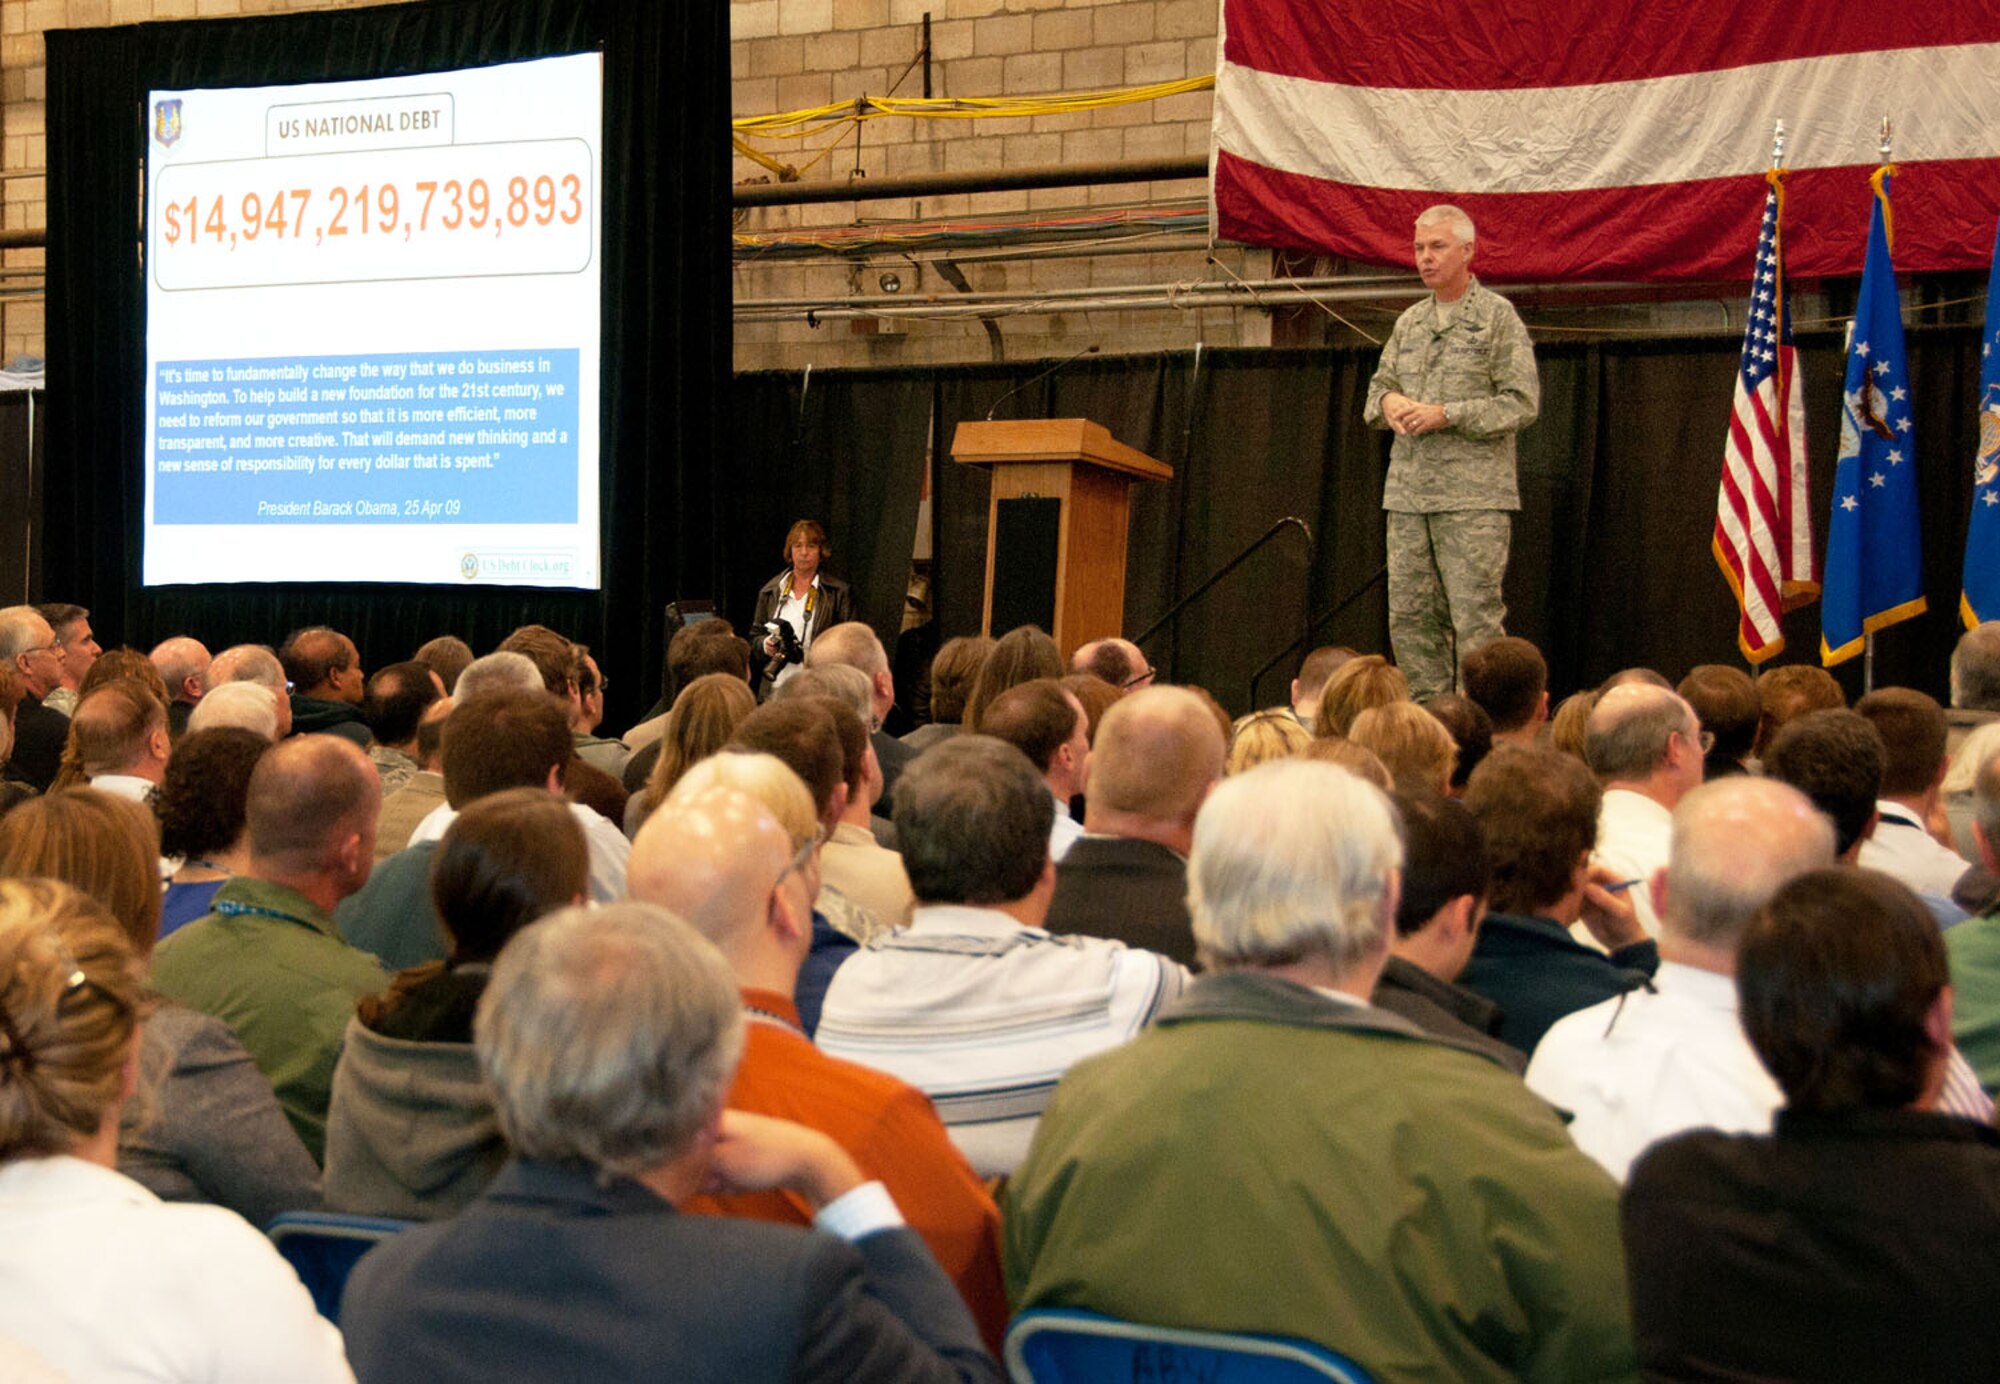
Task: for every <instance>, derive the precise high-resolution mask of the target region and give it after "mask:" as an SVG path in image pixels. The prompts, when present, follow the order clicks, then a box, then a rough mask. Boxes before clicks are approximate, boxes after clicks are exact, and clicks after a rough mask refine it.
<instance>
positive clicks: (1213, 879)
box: [1188, 759, 1403, 975]
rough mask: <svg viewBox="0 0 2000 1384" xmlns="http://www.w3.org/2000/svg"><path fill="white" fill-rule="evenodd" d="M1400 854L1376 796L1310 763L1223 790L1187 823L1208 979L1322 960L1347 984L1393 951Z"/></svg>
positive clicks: (1276, 765) (1271, 769) (1193, 903)
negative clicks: (1365, 965) (1213, 974)
mask: <svg viewBox="0 0 2000 1384" xmlns="http://www.w3.org/2000/svg"><path fill="white" fill-rule="evenodd" d="M1402 864H1403V843H1402V839H1401V837H1400V835H1399V834H1398V832H1397V829H1396V817H1395V810H1394V809H1393V808H1392V807H1391V806H1390V805H1389V799H1388V798H1387V797H1386V796H1385V795H1384V794H1383V793H1382V791H1381V790H1380V789H1378V788H1376V787H1375V786H1374V785H1373V784H1370V783H1364V782H1363V781H1362V780H1360V779H1358V778H1356V777H1355V776H1354V775H1353V774H1350V773H1348V772H1347V771H1346V770H1345V769H1342V768H1339V767H1337V766H1335V765H1332V764H1321V763H1317V762H1315V761H1312V760H1305V759H1281V760H1273V761H1272V762H1271V763H1268V764H1261V765H1259V766H1258V767H1257V768H1255V769H1252V770H1250V771H1249V772H1248V773H1244V774H1238V775H1236V776H1235V777H1234V778H1228V779H1224V780H1223V781H1222V783H1221V784H1220V785H1219V786H1218V787H1217V788H1216V790H1215V791H1214V792H1213V793H1211V794H1209V795H1208V801H1207V802H1206V803H1204V804H1203V805H1202V809H1201V812H1200V814H1199V815H1198V816H1196V818H1195V822H1194V851H1193V853H1192V854H1191V855H1190V856H1189V857H1188V908H1189V910H1190V911H1191V912H1192V913H1193V915H1194V938H1195V944H1196V946H1197V947H1198V948H1199V949H1200V952H1201V956H1202V959H1203V961H1204V962H1205V963H1206V964H1207V965H1208V966H1210V967H1211V968H1214V969H1220V970H1228V969H1233V968H1238V967H1255V966H1283V965H1288V964H1290V963H1292V962H1295V961H1299V960H1303V959H1305V958H1307V957H1321V958H1324V959H1325V960H1327V961H1329V962H1330V963H1332V965H1333V967H1334V970H1335V971H1336V972H1338V973H1340V974H1343V975H1344V974H1346V973H1347V972H1349V971H1351V970H1353V969H1354V968H1355V967H1356V966H1358V965H1360V964H1361V963H1362V962H1364V961H1366V960H1367V959H1368V958H1369V957H1370V956H1372V955H1374V954H1375V953H1377V952H1379V951H1381V950H1382V949H1384V948H1385V947H1387V946H1388V944H1389V936H1390V932H1391V930H1392V929H1393V928H1394V926H1395V916H1394V915H1395V907H1394V885H1393V883H1392V879H1393V876H1394V875H1395V872H1396V871H1397V870H1399V869H1401V868H1402Z"/></svg>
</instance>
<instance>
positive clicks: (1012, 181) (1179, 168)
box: [729, 157, 1208, 207]
mask: <svg viewBox="0 0 2000 1384" xmlns="http://www.w3.org/2000/svg"><path fill="white" fill-rule="evenodd" d="M1207 176H1208V160H1207V159H1206V158H1186V157H1181V158H1162V159H1133V160H1130V161H1126V162H1120V163H1072V164H1060V163H1057V164H1041V165H1038V166H1036V167H1033V168H986V169H981V170H979V171H977V172H968V173H913V174H909V175H907V176H905V177H901V178H857V179H854V180H852V181H850V182H842V183H836V182H813V183H745V184H742V185H740V186H737V187H733V188H731V189H730V190H729V191H730V198H729V200H730V205H731V206H735V207H791V206H801V205H804V204H805V203H808V202H875V201H881V200H883V199H885V198H890V197H932V196H937V195H939V194H943V193H952V192H1017V191H1020V190H1022V189H1026V188H1038V187H1099V186H1104V185H1107V184H1111V183H1156V182H1157V183H1165V182H1174V181H1176V180H1178V179H1182V178H1206V177H1207Z"/></svg>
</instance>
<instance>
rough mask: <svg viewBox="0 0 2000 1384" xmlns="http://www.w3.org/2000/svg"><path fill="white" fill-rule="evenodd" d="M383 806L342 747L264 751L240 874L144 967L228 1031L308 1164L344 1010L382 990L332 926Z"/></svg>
mask: <svg viewBox="0 0 2000 1384" xmlns="http://www.w3.org/2000/svg"><path fill="white" fill-rule="evenodd" d="M381 809H382V791H381V788H380V786H379V784H378V781H377V779H376V777H375V767H374V765H372V764H370V763H369V762H368V756H367V755H365V754H363V753H362V752H361V750H360V749H359V748H357V747H356V746H354V745H353V744H350V743H349V742H348V741H346V740H342V739H340V738H338V737H335V736H331V735H305V736H300V737H298V738H296V739H292V740H287V741H285V742H284V743H283V744H281V745H278V746H276V747H274V748H273V749H272V750H271V751H270V752H269V753H268V754H266V755H265V756H264V757H263V759H261V760H259V761H258V763H257V768H256V770H255V772H253V773H252V774H251V776H250V789H249V798H248V801H247V802H246V804H245V818H246V827H247V829H248V831H249V836H250V867H249V869H248V870H247V871H245V872H244V873H243V874H241V875H238V876H236V877H235V878H233V879H230V880H228V881H226V882H225V883H224V884H223V886H222V888H221V889H219V890H217V891H216V895H215V905H214V909H213V911H212V912H210V913H209V914H208V915H207V916H206V917H203V918H198V919H196V920H195V921H194V922H192V923H189V924H188V925H187V926H186V927H183V928H181V929H180V930H178V931H177V932H175V933H174V934H173V935H172V936H171V937H169V938H168V939H167V940H166V941H165V942H163V943H161V944H160V950H159V952H158V954H157V955H156V956H155V958H154V961H153V984H154V986H155V987H156V988H157V989H158V990H159V992H160V993H161V994H162V995H164V996H166V997H167V998H168V999H170V1000H175V1001H178V1002H179V1003H181V1004H184V1005H186V1006H188V1008H190V1009H198V1010H200V1011H201V1012H202V1013H204V1014H213V1015H214V1016H215V1017H216V1018H218V1019H221V1020H223V1021H224V1022H226V1023H227V1024H229V1026H230V1027H232V1028H234V1029H235V1030H236V1036H237V1037H238V1038H240V1039H242V1041H243V1046H244V1047H246V1048H248V1049H249V1050H250V1055H251V1057H253V1058H255V1059H256V1062H257V1067H258V1069H259V1070H260V1071H262V1072H263V1073H264V1076H265V1078H266V1079H267V1080H268V1081H269V1082H270V1083H271V1086H272V1088H273V1089H274V1090H275V1091H276V1092H277V1095H278V1104H279V1105H281V1106H283V1107H284V1111H285V1115H286V1116H287V1118H289V1119H290V1120H291V1122H292V1127H293V1128H294V1129H296V1130H298V1132H299V1138H301V1139H303V1140H304V1141H305V1145H306V1147H307V1148H308V1149H309V1150H311V1152H312V1155H313V1157H314V1158H319V1157H321V1156H322V1151H323V1148H324V1145H325V1141H326V1107H327V1101H328V1099H329V1097H330V1095H331V1093H332V1090H333V1068H334V1063H335V1062H336V1061H338V1060H339V1057H340V1043H341V1035H342V1034H343V1033H344V1032H345V1031H346V1029H347V1021H348V1019H349V1018H351V1017H353V1014H354V1002H355V1001H356V1000H357V999H359V998H360V997H361V996H363V995H369V994H373V993H375V992H376V991H379V990H383V989H386V988H387V987H388V984H389V974H388V972H387V971H385V970H383V968H382V965H381V963H380V962H378V961H377V960H376V959H375V958H374V957H372V956H370V955H368V953H366V952H363V951H357V950H355V949H354V948H353V947H350V946H348V945H347V943H345V942H343V941H341V940H340V933H339V931H338V930H336V929H335V927H334V924H333V918H332V913H333V908H334V905H335V904H337V903H339V902H340V901H341V900H342V899H344V898H346V897H347V896H348V895H349V894H352V893H353V892H354V891H355V890H357V889H359V888H360V887H361V886H362V885H363V884H365V883H366V882H367V880H368V871H369V868H370V867H371V866H372V865H373V864H374V861H375V820H376V817H377V815H378V814H379V813H380V812H381Z"/></svg>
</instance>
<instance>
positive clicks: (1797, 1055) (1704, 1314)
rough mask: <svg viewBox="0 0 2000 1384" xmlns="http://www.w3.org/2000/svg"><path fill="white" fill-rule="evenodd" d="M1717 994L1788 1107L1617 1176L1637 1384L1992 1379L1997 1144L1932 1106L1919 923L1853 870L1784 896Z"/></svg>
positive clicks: (1903, 897) (1942, 978)
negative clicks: (1732, 988)
mask: <svg viewBox="0 0 2000 1384" xmlns="http://www.w3.org/2000/svg"><path fill="white" fill-rule="evenodd" d="M1736 989H1737V993H1738V995H1739V996H1740V1000H1741V1006H1742V1014H1743V1027H1744V1029H1745V1030H1746V1031H1747V1032H1748V1033H1749V1036H1750V1043H1751V1045H1752V1046H1753V1047H1755V1048H1756V1050H1757V1055H1758V1056H1759V1057H1761V1058H1762V1059H1763V1062H1764V1065H1765V1066H1766V1067H1767V1068H1769V1069H1770V1072H1771V1075H1772V1076H1774V1077H1775V1078H1776V1079H1777V1082H1778V1085H1779V1087H1780V1088H1782V1089H1783V1091H1784V1095H1785V1108H1784V1109H1782V1110H1780V1111H1779V1112H1778V1116H1777V1125H1776V1128H1775V1130H1774V1131H1773V1132H1772V1133H1771V1134H1770V1135H1744V1134H1724V1133H1719V1132H1716V1131H1714V1130H1698V1131H1695V1132H1692V1133H1688V1134H1683V1135H1681V1136H1679V1137H1677V1138H1674V1139H1669V1140H1667V1141H1666V1142H1665V1143H1662V1144H1660V1145H1659V1146H1657V1147H1656V1148H1654V1149H1653V1150H1652V1151H1651V1152H1649V1153H1647V1154H1645V1155H1644V1156H1643V1157H1641V1158H1640V1159H1639V1161H1638V1163H1637V1164H1635V1165H1634V1166H1633V1169H1632V1181H1631V1185H1630V1186H1629V1187H1628V1188H1627V1190H1626V1193H1625V1204H1624V1227H1625V1250H1626V1261H1627V1264H1628V1266H1629V1270H1630V1275H1631V1285H1632V1320H1633V1332H1634V1335H1635V1337H1636V1338H1637V1343H1638V1350H1639V1363H1640V1366H1641V1368H1642V1369H1643V1370H1644V1371H1645V1373H1646V1376H1647V1377H1648V1378H1658V1379H1697V1378H1699V1379H1839V1380H1884V1381H1890V1380H1894V1381H1901V1380H1931V1379H1990V1378H1992V1376H1993V1370H1994V1362H1995V1361H1996V1360H2000V1317H1996V1316H1995V1315H1994V1314H1993V1313H1992V1312H1991V1311H1989V1310H1987V1306H1988V1304H1990V1303H1991V1302H1992V1301H1993V1300H1994V1297H1995V1295H1996V1294H2000V1257H1996V1255H1995V1253H1994V1248H1993V1247H1994V1245H1995V1244H1996V1243H2000V1136H1996V1135H1995V1133H1994V1131H1993V1130H1992V1129H1991V1128H1990V1127H1986V1126H1984V1125H1982V1124H1978V1123H1974V1122H1972V1121H1970V1120H1964V1119H1959V1118H1957V1117H1955V1116H1950V1115H1946V1114H1942V1113H1940V1112H1939V1110H1938V1108H1937V1102H1938V1096H1939V1093H1940V1091H1941V1089H1942V1087H1943V1085H1944V1080H1945V1070H1946V1066H1947V1062H1948V1053H1949V1051H1950V1047H1951V1008H1952V992H1951V983H1950V976H1949V974H1948V973H1947V970H1946V963H1945V949H1944V943H1943V941H1942V940H1941V939H1940V938H1939V936H1938V931H1937V928H1936V927H1935V926H1934V925H1933V924H1932V922H1931V920H1930V917H1929V916H1928V914H1927V912H1926V911H1925V909H1924V907H1923V905H1922V904H1920V903H1919V902H1918V900H1917V899H1916V897H1915V896H1914V895H1913V894H1911V893H1910V891H1909V890H1908V889H1906V888H1905V887H1904V886H1903V885H1901V884H1898V883H1897V882H1895V881H1894V880H1892V879H1888V878H1886V877H1884V876H1882V875H1879V874H1876V873H1874V872H1872V871H1868V870H1839V869H1836V870H1818V871H1815V872H1813V873H1811V874H1808V875H1804V876H1801V877H1800V878H1798V879H1795V880H1793V881H1792V882H1791V883H1790V884H1788V885H1786V886H1785V887H1784V888H1783V889H1781V890H1779V891H1778V893H1777V895H1776V896H1775V897H1773V898H1772V900H1771V902H1770V904H1769V905H1768V906H1767V907H1766V908H1765V909H1764V910H1763V911H1762V912H1761V913H1759V914H1758V916H1757V918H1756V919H1755V921H1753V922H1752V923H1751V924H1750V926H1749V927H1748V928H1747V929H1746V930H1745V932H1744V934H1743V940H1742V943H1741V945H1740V946H1739V947H1738V949H1737V958H1736Z"/></svg>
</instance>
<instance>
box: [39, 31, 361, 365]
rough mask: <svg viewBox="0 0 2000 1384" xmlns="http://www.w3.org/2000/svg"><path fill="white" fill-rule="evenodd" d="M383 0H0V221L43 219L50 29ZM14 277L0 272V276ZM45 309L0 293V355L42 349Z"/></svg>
mask: <svg viewBox="0 0 2000 1384" xmlns="http://www.w3.org/2000/svg"><path fill="white" fill-rule="evenodd" d="M380 3H383V0H0V225H4V226H6V227H7V228H8V229H9V230H21V229H26V228H27V227H31V226H33V227H40V226H44V225H46V224H47V214H48V207H47V183H46V179H45V178H44V176H43V170H44V169H46V168H47V167H48V148H47V142H46V140H45V139H44V134H45V133H46V131H47V128H48V127H47V124H46V123H45V122H46V120H47V104H46V102H47V94H48V81H47V78H48V59H47V54H46V51H45V49H44V47H43V43H42V35H43V34H44V33H46V32H48V31H49V30H50V29H94V28H100V27H103V26H104V25H108V24H141V23H144V22H146V21H148V20H153V19H206V18H209V17H212V16H222V15H243V14H270V13H273V12H276V11H281V10H332V9H345V8H349V7H351V6H354V5H364V4H380ZM42 262H43V257H42V251H40V250H38V249H37V250H9V251H7V252H6V253H5V256H4V258H0V267H4V268H7V269H24V268H27V269H39V268H40V267H41V265H42ZM5 282H12V281H11V280H0V283H5ZM45 321H46V316H45V314H44V311H43V305H42V302H41V300H40V299H39V298H37V299H35V300H34V301H31V302H21V301H14V300H12V299H4V298H0V361H5V360H12V359H13V358H14V357H15V356H17V355H20V354H22V353H24V352H25V353H27V354H29V355H36V356H39V355H41V354H42V330H43V324H44V322H45Z"/></svg>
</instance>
